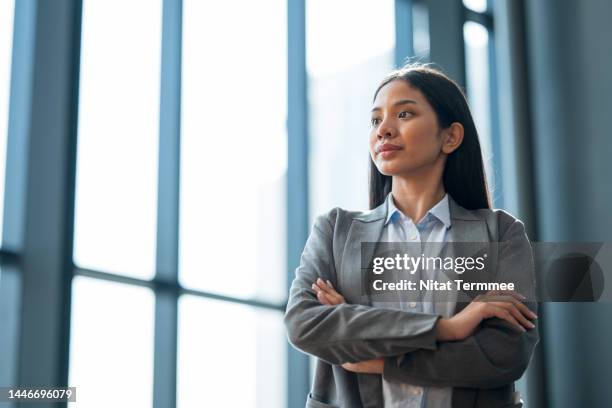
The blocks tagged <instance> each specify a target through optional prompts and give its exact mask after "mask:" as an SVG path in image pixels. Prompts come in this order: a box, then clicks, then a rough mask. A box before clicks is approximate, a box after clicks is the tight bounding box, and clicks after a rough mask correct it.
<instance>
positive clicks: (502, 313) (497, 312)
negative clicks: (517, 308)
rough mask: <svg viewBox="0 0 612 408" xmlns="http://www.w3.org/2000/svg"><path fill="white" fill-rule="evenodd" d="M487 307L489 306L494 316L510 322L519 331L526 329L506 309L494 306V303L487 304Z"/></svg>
mask: <svg viewBox="0 0 612 408" xmlns="http://www.w3.org/2000/svg"><path fill="white" fill-rule="evenodd" d="M488 307H490V308H491V313H492V314H493V315H494V316H495V317H498V318H500V319H503V320H505V321H507V322H509V323H510V324H512V326H513V327H514V328H516V329H517V330H518V331H520V332H524V331H526V330H525V328H524V327H523V326H521V324H520V323H519V322H518V321H517V320H516V319H515V318H514V316H513V315H512V313H510V312H509V311H508V309H505V308H503V307H499V306H496V305H495V304H490V305H488Z"/></svg>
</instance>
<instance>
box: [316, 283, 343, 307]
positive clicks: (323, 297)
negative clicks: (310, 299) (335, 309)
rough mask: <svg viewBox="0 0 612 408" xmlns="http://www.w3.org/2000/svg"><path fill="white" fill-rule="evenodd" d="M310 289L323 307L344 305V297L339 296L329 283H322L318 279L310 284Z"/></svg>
mask: <svg viewBox="0 0 612 408" xmlns="http://www.w3.org/2000/svg"><path fill="white" fill-rule="evenodd" d="M312 289H313V290H314V291H315V293H316V294H317V299H318V300H319V302H321V303H322V304H324V305H339V304H341V303H345V301H344V297H343V296H342V295H341V294H339V293H338V292H337V291H336V290H335V289H334V288H333V286H332V285H331V282H329V281H327V283H326V282H324V281H323V280H322V279H321V278H318V279H317V281H316V282H315V283H313V284H312Z"/></svg>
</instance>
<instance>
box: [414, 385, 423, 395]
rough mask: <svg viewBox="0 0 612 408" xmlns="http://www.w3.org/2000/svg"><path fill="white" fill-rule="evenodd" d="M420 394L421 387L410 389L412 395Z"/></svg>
mask: <svg viewBox="0 0 612 408" xmlns="http://www.w3.org/2000/svg"><path fill="white" fill-rule="evenodd" d="M421 392H423V391H422V389H421V387H412V390H411V393H412V395H420V394H421Z"/></svg>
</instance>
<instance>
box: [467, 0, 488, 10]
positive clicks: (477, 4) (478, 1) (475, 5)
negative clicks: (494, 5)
mask: <svg viewBox="0 0 612 408" xmlns="http://www.w3.org/2000/svg"><path fill="white" fill-rule="evenodd" d="M463 5H464V6H465V7H467V8H469V9H472V10H474V11H477V12H479V13H484V12H485V11H487V0H463Z"/></svg>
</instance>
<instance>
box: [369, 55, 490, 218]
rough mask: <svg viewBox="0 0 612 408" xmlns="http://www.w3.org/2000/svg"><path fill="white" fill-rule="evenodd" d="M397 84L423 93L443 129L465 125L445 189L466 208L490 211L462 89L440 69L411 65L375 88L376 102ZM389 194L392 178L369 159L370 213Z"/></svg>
mask: <svg viewBox="0 0 612 408" xmlns="http://www.w3.org/2000/svg"><path fill="white" fill-rule="evenodd" d="M396 80H402V81H406V82H408V84H409V85H410V86H412V87H413V88H415V89H418V90H419V91H421V93H422V94H423V95H424V96H425V98H426V99H427V101H428V102H429V104H430V105H431V106H432V108H433V110H434V111H435V113H436V117H437V119H438V125H439V126H440V127H441V128H442V129H446V128H448V127H449V126H450V125H451V124H452V123H453V122H459V123H461V124H462V125H463V128H464V135H463V142H462V143H461V145H460V146H459V147H458V148H457V149H456V150H455V151H454V152H452V153H451V154H449V155H448V157H447V159H446V164H445V167H444V173H443V175H442V183H443V184H444V189H445V190H446V192H447V193H448V194H449V195H450V196H451V197H453V199H454V200H455V201H456V202H457V203H458V204H459V205H460V206H462V207H464V208H467V209H469V210H476V209H478V208H491V199H490V195H489V190H488V188H487V181H486V177H485V172H484V163H483V160H482V153H481V151H480V142H479V141H478V133H477V131H476V125H474V119H472V114H471V113H470V108H469V106H468V104H467V100H466V98H465V95H464V94H463V92H462V91H461V88H460V87H459V85H457V83H456V82H455V81H453V80H452V79H450V78H449V77H447V76H446V75H445V74H444V73H442V72H441V71H439V70H437V69H434V68H432V67H430V66H426V65H423V64H410V65H406V66H404V67H402V68H400V69H398V70H395V71H392V72H391V73H389V74H388V75H387V76H386V77H385V78H384V79H383V80H382V82H381V83H380V85H378V88H376V92H375V93H374V98H373V100H376V95H378V92H379V91H380V89H381V88H382V87H383V86H385V85H387V84H388V83H389V82H391V81H396ZM389 192H391V176H385V175H384V174H382V173H381V172H379V171H378V168H376V165H375V164H374V162H373V161H372V158H371V157H370V209H373V208H376V207H378V206H379V205H381V204H382V203H383V202H384V201H385V198H386V197H387V195H388V194H389Z"/></svg>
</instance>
